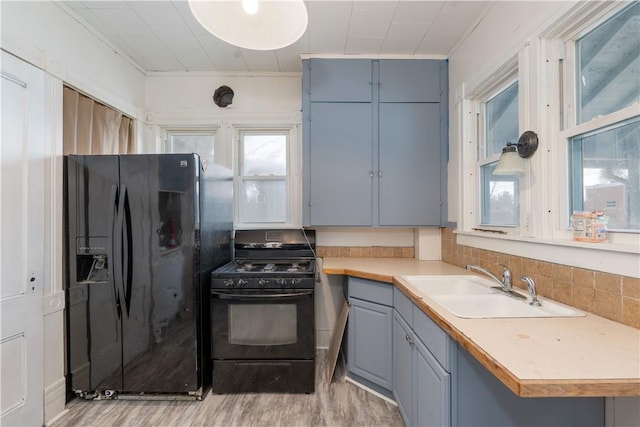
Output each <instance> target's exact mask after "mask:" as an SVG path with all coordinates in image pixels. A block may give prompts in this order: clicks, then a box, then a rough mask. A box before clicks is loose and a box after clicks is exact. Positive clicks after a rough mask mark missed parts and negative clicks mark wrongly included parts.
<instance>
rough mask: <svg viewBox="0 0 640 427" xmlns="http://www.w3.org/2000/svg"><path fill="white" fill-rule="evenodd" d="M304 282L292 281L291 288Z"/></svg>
mask: <svg viewBox="0 0 640 427" xmlns="http://www.w3.org/2000/svg"><path fill="white" fill-rule="evenodd" d="M300 282H302V280H300V279H291V287H294V286H298V285H299V284H300Z"/></svg>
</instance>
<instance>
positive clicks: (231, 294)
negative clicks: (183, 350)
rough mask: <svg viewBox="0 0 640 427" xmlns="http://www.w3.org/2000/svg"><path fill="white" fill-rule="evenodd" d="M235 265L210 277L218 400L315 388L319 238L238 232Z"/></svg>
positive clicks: (299, 232)
mask: <svg viewBox="0 0 640 427" xmlns="http://www.w3.org/2000/svg"><path fill="white" fill-rule="evenodd" d="M234 250H235V258H234V260H233V261H232V262H230V263H228V264H225V265H224V266H222V267H220V268H218V269H216V270H215V271H214V272H213V273H212V274H211V330H212V354H213V385H212V389H213V391H214V392H217V393H234V392H290V393H311V392H313V391H314V388H315V312H314V287H315V277H316V268H315V232H314V231H313V230H300V229H294V230H289V229H287V230H271V229H270V230H238V231H236V235H235V241H234Z"/></svg>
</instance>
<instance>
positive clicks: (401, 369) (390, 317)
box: [347, 277, 605, 427]
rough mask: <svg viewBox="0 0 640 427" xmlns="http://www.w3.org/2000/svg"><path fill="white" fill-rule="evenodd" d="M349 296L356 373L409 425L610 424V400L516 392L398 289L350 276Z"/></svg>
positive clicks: (350, 354)
mask: <svg viewBox="0 0 640 427" xmlns="http://www.w3.org/2000/svg"><path fill="white" fill-rule="evenodd" d="M348 296H349V301H350V302H351V309H350V312H349V328H348V335H347V370H348V372H349V375H350V376H351V377H352V378H353V379H355V380H357V381H360V382H362V383H363V384H364V385H366V386H369V387H371V388H373V389H374V390H376V391H378V392H380V393H382V394H385V395H387V396H393V398H394V399H395V400H396V402H397V403H398V407H399V409H400V414H401V415H402V419H403V420H404V422H405V424H406V425H407V426H438V427H442V426H454V427H463V426H464V427H467V426H469V427H484V426H486V427H501V426H504V427H511V426H517V427H554V426H558V427H560V426H562V427H564V426H580V427H582V426H599V427H603V426H604V416H605V415H604V404H605V402H604V398H601V397H562V398H522V397H518V396H516V395H515V394H514V393H513V392H512V391H511V390H509V389H508V388H507V387H506V386H505V385H504V384H502V383H501V382H500V381H499V380H498V379H497V378H496V377H495V376H494V375H493V374H492V373H491V372H489V371H488V370H487V369H486V368H484V367H483V366H482V365H481V364H480V363H479V362H478V361H477V360H476V359H475V358H474V357H473V356H472V355H470V354H469V353H468V352H467V351H466V350H465V349H464V348H462V347H461V346H459V345H458V344H456V343H455V341H454V340H453V339H452V338H451V337H450V336H449V335H448V334H447V333H446V332H445V331H444V330H442V329H441V328H440V327H439V326H438V325H437V324H436V323H435V322H434V321H433V320H431V318H429V317H428V316H427V315H426V314H425V313H424V312H422V310H420V308H419V307H417V306H416V305H415V304H413V302H412V301H411V300H409V299H408V298H407V297H406V296H405V295H404V294H403V293H402V292H400V291H399V290H398V289H397V288H395V287H394V286H392V285H390V284H388V283H381V282H376V281H371V280H365V279H359V278H353V277H350V278H349V281H348Z"/></svg>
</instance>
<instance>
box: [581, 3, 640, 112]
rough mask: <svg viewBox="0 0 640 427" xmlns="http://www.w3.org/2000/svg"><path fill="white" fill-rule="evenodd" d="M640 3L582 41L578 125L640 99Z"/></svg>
mask: <svg viewBox="0 0 640 427" xmlns="http://www.w3.org/2000/svg"><path fill="white" fill-rule="evenodd" d="M639 35H640V3H635V4H634V5H632V6H631V7H628V8H626V9H625V10H623V11H622V12H620V13H618V14H617V15H615V16H613V17H612V18H610V19H609V20H607V21H605V22H604V23H603V24H601V25H599V26H598V27H597V28H596V29H594V30H593V31H591V32H589V33H588V34H587V35H585V36H584V37H582V38H581V39H579V40H578V42H577V44H576V55H577V58H578V61H577V66H578V70H577V73H578V76H577V79H576V80H577V81H576V85H577V88H576V90H577V95H578V103H577V104H578V109H579V111H578V123H583V122H586V121H588V120H590V119H592V118H594V117H596V116H600V115H605V114H609V113H612V112H614V111H617V110H620V109H621V108H624V107H628V106H630V105H631V104H632V103H633V102H634V101H637V100H638V99H640V81H639V80H638V75H640V36H639Z"/></svg>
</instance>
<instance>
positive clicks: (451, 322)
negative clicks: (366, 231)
mask: <svg viewBox="0 0 640 427" xmlns="http://www.w3.org/2000/svg"><path fill="white" fill-rule="evenodd" d="M323 272H324V273H326V274H342V275H349V276H355V277H361V278H365V279H371V280H377V281H381V282H387V283H390V284H391V283H392V284H393V285H395V286H396V287H398V288H399V289H400V290H401V291H402V292H403V293H404V294H405V295H407V296H408V297H409V298H410V299H411V300H412V301H413V302H414V303H415V304H416V305H417V306H418V307H420V309H421V310H422V311H423V312H424V313H426V314H427V315H428V316H429V317H431V318H432V319H433V320H434V321H435V322H436V323H438V325H440V327H441V328H442V329H444V330H445V331H447V333H448V334H449V335H450V336H451V337H452V338H453V339H454V340H455V341H456V342H458V343H459V344H460V345H461V346H462V347H464V348H465V349H466V350H467V351H469V353H471V354H472V355H473V356H474V357H475V358H476V359H477V360H478V361H479V362H480V363H481V364H482V365H483V366H484V367H485V368H487V369H488V370H489V371H490V372H491V373H493V375H495V376H496V377H497V378H499V379H500V381H502V383H504V384H505V385H506V386H507V387H508V388H509V389H510V390H511V391H513V392H514V393H515V394H516V395H518V396H521V397H567V396H640V330H638V329H635V328H632V327H629V326H626V325H623V324H620V323H616V322H613V321H610V320H608V319H605V318H602V317H599V316H596V315H593V314H590V313H586V316H584V317H553V318H508V319H504V318H503V319H465V318H460V317H457V316H454V315H453V314H451V313H450V312H449V311H448V310H446V309H444V308H442V307H441V306H440V305H438V304H437V303H436V302H435V301H433V300H431V299H430V298H428V297H423V296H422V295H421V294H419V293H417V292H415V291H414V290H413V289H412V287H411V285H410V284H409V283H408V282H406V281H404V280H402V279H401V278H400V276H411V275H461V274H475V273H471V272H469V271H467V270H465V269H462V268H460V267H456V266H454V265H451V264H447V263H445V262H441V261H418V260H415V259H390V258H382V259H380V258H324V260H323Z"/></svg>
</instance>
